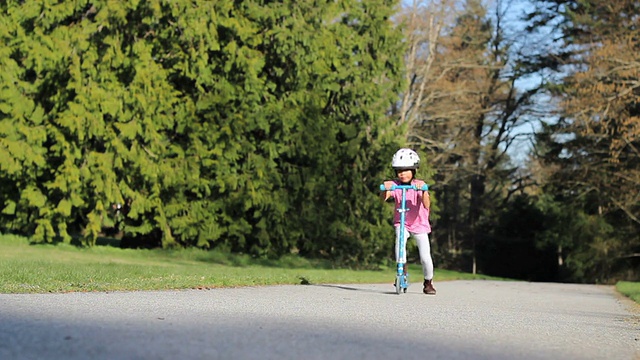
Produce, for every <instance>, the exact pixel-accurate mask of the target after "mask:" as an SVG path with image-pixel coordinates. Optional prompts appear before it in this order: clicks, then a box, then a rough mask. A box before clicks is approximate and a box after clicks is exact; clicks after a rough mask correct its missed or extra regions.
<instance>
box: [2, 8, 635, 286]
mask: <svg viewBox="0 0 640 360" xmlns="http://www.w3.org/2000/svg"><path fill="white" fill-rule="evenodd" d="M514 9H522V8H521V7H518V6H517V4H516V3H515V1H507V0H499V1H497V2H492V3H489V2H485V1H482V0H442V1H428V0H425V1H414V2H413V3H412V4H409V3H407V2H398V1H386V0H371V1H358V0H340V1H321V2H318V1H258V0H247V1H228V2H221V1H186V0H184V1H182V0H174V1H164V0H146V1H144V0H140V1H127V2H112V1H107V0H103V1H89V0H87V1H66V2H59V3H48V2H31V1H28V2H22V1H4V2H0V10H2V11H1V12H0V21H1V22H2V24H3V26H2V27H0V38H1V39H2V43H3V44H4V45H3V46H2V47H0V65H1V66H2V69H3V71H2V72H1V73H0V231H2V232H11V233H19V234H24V235H27V236H30V237H31V238H32V239H33V240H34V241H36V242H55V241H65V242H71V241H79V242H80V243H82V244H83V245H86V246H91V245H94V244H95V243H96V241H97V240H98V239H99V238H100V237H101V236H106V235H113V234H117V236H118V237H121V238H122V240H121V241H122V244H123V245H125V246H133V247H138V246H144V247H164V248H172V247H199V248H208V249H219V250H224V251H233V252H241V253H248V254H251V255H253V256H256V257H279V256H282V255H285V254H292V253H293V254H300V255H301V256H306V257H314V258H325V259H329V260H331V261H333V262H335V263H336V264H337V265H339V266H352V267H359V268H373V267H376V266H378V265H380V264H382V263H385V262H388V261H392V260H393V259H391V254H392V245H393V232H392V231H391V223H390V220H391V217H392V212H393V209H391V208H390V206H385V204H381V203H380V202H379V201H377V196H376V195H377V194H376V189H377V185H378V184H379V183H380V182H381V181H382V180H384V179H386V178H390V177H392V176H394V174H393V173H392V172H391V171H390V166H389V163H390V158H391V155H392V154H393V152H394V151H395V150H396V149H397V148H398V147H400V146H409V147H412V148H414V149H416V150H417V151H418V152H419V154H420V155H421V156H422V157H423V160H424V161H423V166H422V167H421V169H420V173H419V176H420V177H422V178H425V179H427V180H428V182H430V183H431V184H432V196H433V199H434V204H433V206H434V211H433V219H432V220H433V223H434V233H433V234H432V242H433V248H434V257H435V262H436V266H438V267H443V268H450V269H457V270H464V271H471V272H479V273H485V274H490V275H500V276H509V277H515V278H521V279H526V280H544V281H579V282H581V281H584V282H609V281H613V280H615V279H623V278H624V279H629V278H634V277H637V275H638V262H637V259H640V255H639V254H640V236H639V235H638V234H640V213H639V210H640V171H639V163H640V153H639V149H640V147H639V142H640V141H639V138H638V136H639V134H640V122H639V121H638V111H639V109H640V107H638V98H639V95H640V90H639V89H640V87H639V86H638V79H640V76H638V75H640V74H638V72H639V70H640V66H639V65H638V63H639V62H640V58H639V57H638V55H637V53H639V52H638V50H639V49H638V47H639V46H638V41H639V39H640V37H638V23H637V22H638V18H639V15H640V10H639V5H637V4H635V3H634V2H632V1H630V0H622V1H618V2H615V4H612V3H611V4H609V3H607V4H604V3H602V2H599V1H595V0H575V1H569V0H554V1H550V0H531V1H530V3H529V6H527V7H525V9H527V10H526V11H524V12H520V13H519V15H518V16H517V18H518V19H517V20H518V24H526V25H527V26H528V27H527V28H518V29H516V27H515V25H514V24H515V22H514V16H513V11H514ZM525 39H526V40H527V41H528V42H527V41H525ZM533 39H540V40H539V41H538V42H534V40H533ZM532 79H533V80H532ZM527 80H528V81H527ZM525 82H527V83H528V84H529V85H528V86H523V85H522V84H523V83H525ZM532 84H533V85H532ZM523 139H524V140H525V141H529V142H530V144H531V151H530V153H529V154H528V157H526V161H523V160H522V159H520V160H517V159H513V154H514V147H516V146H517V145H518V144H521V143H522V140H523Z"/></svg>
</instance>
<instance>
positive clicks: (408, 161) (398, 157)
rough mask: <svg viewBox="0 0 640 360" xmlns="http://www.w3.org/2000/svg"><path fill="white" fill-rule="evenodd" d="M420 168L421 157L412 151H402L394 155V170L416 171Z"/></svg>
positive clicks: (392, 165)
mask: <svg viewBox="0 0 640 360" xmlns="http://www.w3.org/2000/svg"><path fill="white" fill-rule="evenodd" d="M419 166H420V157H419V156H418V153H416V152H415V151H413V150H411V149H406V148H404V149H400V150H398V151H396V153H395V154H393V160H392V161H391V167H393V169H394V170H416V169H417V168H418V167H419Z"/></svg>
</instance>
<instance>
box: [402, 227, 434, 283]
mask: <svg viewBox="0 0 640 360" xmlns="http://www.w3.org/2000/svg"><path fill="white" fill-rule="evenodd" d="M395 228H396V261H397V262H401V263H406V262H407V240H409V236H413V238H414V239H416V243H417V245H418V252H419V253H420V263H421V264H422V272H423V273H424V278H425V279H426V280H431V279H433V259H432V258H431V244H430V243H429V234H427V233H420V234H418V233H410V232H409V231H408V230H407V229H406V228H405V229H404V248H403V249H402V254H403V255H404V256H403V257H402V259H400V258H399V257H398V255H399V253H400V251H399V250H400V249H399V248H398V245H399V243H398V239H399V238H400V237H399V235H400V226H396V227H395Z"/></svg>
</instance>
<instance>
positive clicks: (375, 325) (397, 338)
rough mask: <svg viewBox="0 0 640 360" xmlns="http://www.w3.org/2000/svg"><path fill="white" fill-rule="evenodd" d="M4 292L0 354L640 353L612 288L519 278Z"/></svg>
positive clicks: (633, 322) (639, 335)
mask: <svg viewBox="0 0 640 360" xmlns="http://www.w3.org/2000/svg"><path fill="white" fill-rule="evenodd" d="M436 287H437V289H438V295H437V296H426V295H423V294H422V293H421V286H420V285H419V284H412V285H411V287H410V288H409V292H408V293H407V294H402V295H396V294H395V293H393V286H392V285H391V284H384V285H308V286H303V285H298V286H275V287H251V288H237V289H216V290H188V291H169V292H131V293H124V292H117V293H71V294H42V295H7V294H0V359H16V360H20V359H154V360H155V359H224V358H233V359H331V360H339V359H350V360H353V359H385V360H388V359H393V358H398V359H402V360H409V359H465V360H466V359H607V360H611V359H640V316H639V313H638V308H637V306H635V305H633V304H632V303H631V302H629V301H627V300H625V299H622V298H620V297H619V296H617V295H616V294H615V292H614V291H613V289H612V288H611V287H605V286H594V285H576V284H568V285H567V284H547V283H526V282H521V283H520V282H493V281H451V282H440V283H436Z"/></svg>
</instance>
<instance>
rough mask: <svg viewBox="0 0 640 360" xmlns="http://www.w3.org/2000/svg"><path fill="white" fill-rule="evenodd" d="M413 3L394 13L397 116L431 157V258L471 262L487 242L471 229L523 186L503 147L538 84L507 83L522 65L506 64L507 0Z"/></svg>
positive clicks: (456, 264) (469, 265) (509, 52)
mask: <svg viewBox="0 0 640 360" xmlns="http://www.w3.org/2000/svg"><path fill="white" fill-rule="evenodd" d="M417 3H420V4H421V5H422V6H416V5H414V7H413V8H412V9H411V11H407V13H403V16H402V17H401V20H402V21H403V22H405V23H407V25H406V28H407V31H406V32H405V37H406V38H407V39H408V41H410V46H411V47H410V50H411V51H410V52H409V53H408V55H407V60H406V62H407V64H408V69H407V72H408V74H407V77H408V78H409V79H411V83H410V85H409V86H407V87H406V88H405V89H403V90H404V96H403V103H402V106H400V110H399V111H400V112H399V114H397V116H398V117H399V118H400V119H401V121H402V122H403V123H405V124H406V125H407V126H408V131H407V135H406V136H407V141H408V142H409V143H410V144H413V145H415V146H416V147H420V148H421V149H423V150H424V152H425V153H426V154H427V157H428V159H429V161H430V163H431V164H433V169H434V172H435V175H434V179H435V183H436V186H435V187H434V194H435V197H437V198H438V203H439V204H441V209H440V212H439V214H438V215H439V219H438V220H437V221H436V223H435V226H434V228H435V229H436V232H435V235H434V239H435V240H436V241H437V246H436V247H434V248H435V249H436V255H437V258H438V261H439V262H440V263H444V264H446V266H451V267H453V268H458V269H465V270H471V271H477V264H476V255H477V254H476V250H477V249H478V248H480V247H484V246H488V244H483V243H482V241H484V240H483V239H484V238H486V237H485V236H484V235H483V234H482V230H481V229H482V228H483V227H484V226H485V225H486V224H487V223H488V222H492V221H493V219H491V216H492V215H493V214H495V213H497V212H498V211H499V209H500V208H501V207H502V206H505V205H506V204H507V203H508V201H509V198H510V196H511V195H512V194H513V193H515V192H521V191H523V187H524V186H526V185H527V184H526V179H525V175H524V172H518V171H516V166H514V165H513V162H512V161H511V158H510V153H511V147H512V146H513V144H514V143H515V142H516V141H515V140H516V137H517V136H518V133H519V130H518V129H519V127H521V126H522V125H523V124H526V123H527V121H529V120H528V118H527V115H528V113H529V108H530V104H531V101H532V100H531V99H532V96H533V95H534V94H535V93H536V91H538V89H537V88H534V89H530V90H527V91H523V90H520V89H518V88H517V87H516V86H515V83H516V82H517V81H519V80H520V79H521V78H522V77H523V76H524V74H523V73H521V72H519V71H515V70H514V59H515V58H516V57H517V56H518V54H517V52H516V51H515V50H514V49H512V46H513V40H511V37H510V31H511V30H510V29H509V27H508V26H507V25H505V23H506V22H507V21H506V20H505V19H506V13H507V12H508V10H509V8H508V6H502V2H499V4H498V6H497V7H496V11H495V13H489V8H490V7H489V4H488V3H487V2H485V1H477V0H469V1H443V2H416V3H414V4H417ZM416 14H420V15H416ZM427 20H428V21H427ZM494 225H495V224H494ZM480 270H481V271H482V269H480Z"/></svg>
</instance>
